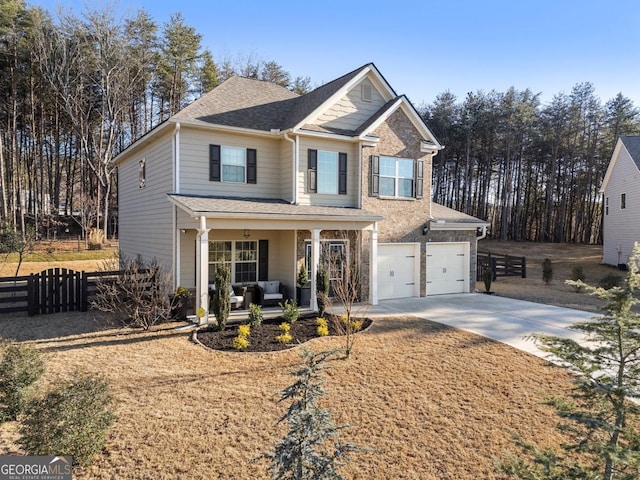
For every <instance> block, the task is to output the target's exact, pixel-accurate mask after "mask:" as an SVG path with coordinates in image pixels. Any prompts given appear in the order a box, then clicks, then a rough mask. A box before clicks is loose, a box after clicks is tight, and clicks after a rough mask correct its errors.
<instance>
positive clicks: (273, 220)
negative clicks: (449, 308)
mask: <svg viewBox="0 0 640 480" xmlns="http://www.w3.org/2000/svg"><path fill="white" fill-rule="evenodd" d="M169 198H170V200H171V202H172V203H173V204H174V206H175V211H176V232H175V250H174V268H173V271H174V272H175V283H176V286H177V285H182V286H185V287H187V288H192V289H194V290H195V298H196V312H197V311H198V310H200V309H201V308H202V309H203V310H204V312H205V318H208V312H209V296H210V285H211V284H212V283H213V278H214V271H215V267H216V265H218V264H225V265H226V266H228V268H229V269H230V272H231V283H232V284H233V285H245V286H254V285H255V284H257V282H264V281H278V282H280V283H281V284H282V285H283V287H284V292H285V296H286V297H287V298H293V299H295V298H296V277H297V274H298V270H299V267H300V265H301V264H302V263H305V266H307V268H308V271H309V280H310V284H311V285H310V293H311V302H310V305H309V308H310V309H311V310H317V308H318V303H317V294H316V285H315V281H316V273H317V270H318V265H319V263H320V258H321V255H322V246H323V244H325V243H326V242H327V241H330V240H331V239H335V240H336V241H338V240H339V239H349V238H357V240H356V242H365V241H366V242H368V244H369V245H368V247H369V248H368V249H367V250H368V255H369V257H370V258H369V261H368V262H367V263H368V272H367V273H368V275H366V277H365V278H367V279H368V282H367V283H368V285H366V286H364V285H363V286H364V287H365V288H367V293H368V298H369V303H371V304H374V305H375V304H377V298H378V295H377V281H376V278H377V272H376V264H377V262H376V261H375V258H376V255H377V230H376V223H377V222H378V221H380V220H382V217H381V216H379V215H376V214H372V213H370V212H367V211H365V210H362V209H355V208H341V207H320V206H303V205H291V204H289V203H286V202H283V201H281V200H260V199H234V198H217V197H201V196H197V197H196V196H185V195H169ZM353 232H356V233H357V234H356V235H353ZM364 232H368V233H366V234H363V233H364ZM352 241H353V240H352ZM334 243H335V242H334ZM354 246H356V247H357V245H354ZM253 303H256V302H253Z"/></svg>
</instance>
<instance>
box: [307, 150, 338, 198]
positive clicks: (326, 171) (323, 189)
mask: <svg viewBox="0 0 640 480" xmlns="http://www.w3.org/2000/svg"><path fill="white" fill-rule="evenodd" d="M307 191H308V192H309V193H320V194H325V195H346V193H347V154H346V153H344V152H332V151H327V150H315V149H309V150H308V151H307Z"/></svg>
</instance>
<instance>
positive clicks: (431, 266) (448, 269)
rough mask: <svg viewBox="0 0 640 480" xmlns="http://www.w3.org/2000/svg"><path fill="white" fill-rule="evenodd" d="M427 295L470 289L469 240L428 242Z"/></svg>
mask: <svg viewBox="0 0 640 480" xmlns="http://www.w3.org/2000/svg"><path fill="white" fill-rule="evenodd" d="M426 253H427V258H426V263H427V268H426V272H427V295H442V294H445V293H464V292H468V291H469V242H460V243H427V251H426Z"/></svg>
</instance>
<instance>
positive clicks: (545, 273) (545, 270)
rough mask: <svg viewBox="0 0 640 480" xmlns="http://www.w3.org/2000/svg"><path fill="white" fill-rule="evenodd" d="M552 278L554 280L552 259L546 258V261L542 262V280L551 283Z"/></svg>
mask: <svg viewBox="0 0 640 480" xmlns="http://www.w3.org/2000/svg"><path fill="white" fill-rule="evenodd" d="M551 280H553V266H552V265H551V260H550V259H548V258H545V259H544V262H542V281H543V282H544V283H545V284H547V285H549V284H550V283H551Z"/></svg>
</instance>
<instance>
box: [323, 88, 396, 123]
mask: <svg viewBox="0 0 640 480" xmlns="http://www.w3.org/2000/svg"><path fill="white" fill-rule="evenodd" d="M363 84H367V85H369V86H370V87H371V101H365V100H363V99H362V85H363ZM385 103H386V101H385V99H384V98H383V97H382V95H381V94H380V92H379V91H378V90H377V89H376V87H375V86H374V85H373V83H372V82H371V81H370V80H369V79H368V78H365V79H363V80H362V81H361V82H360V83H358V84H357V85H355V86H354V87H353V88H352V89H351V90H350V91H349V92H348V93H347V94H346V95H345V96H344V97H342V98H341V99H340V100H338V101H337V102H336V103H335V104H333V105H331V107H330V108H329V109H328V110H327V111H326V112H324V113H322V114H321V115H320V116H319V117H318V119H317V120H316V121H315V122H314V123H315V124H316V125H322V126H323V127H330V128H341V129H345V130H355V129H357V128H358V127H359V126H360V125H362V124H363V123H364V122H366V121H367V120H368V119H369V118H370V117H371V116H372V115H373V114H374V113H376V112H377V111H378V110H379V109H380V107H382V106H383V105H384V104H385Z"/></svg>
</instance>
